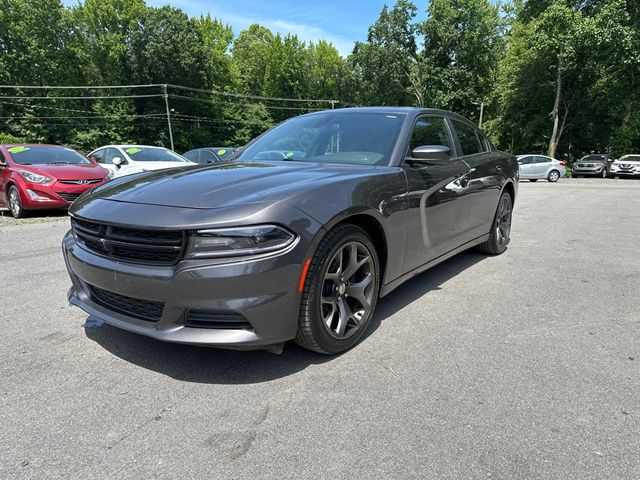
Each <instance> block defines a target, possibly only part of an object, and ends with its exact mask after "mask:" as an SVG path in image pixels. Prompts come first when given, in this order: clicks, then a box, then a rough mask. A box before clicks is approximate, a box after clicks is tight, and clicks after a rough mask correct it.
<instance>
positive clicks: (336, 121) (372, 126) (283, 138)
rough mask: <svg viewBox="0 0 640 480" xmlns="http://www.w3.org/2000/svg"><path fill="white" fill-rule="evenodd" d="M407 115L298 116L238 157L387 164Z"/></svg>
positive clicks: (244, 158) (262, 138) (257, 141)
mask: <svg viewBox="0 0 640 480" xmlns="http://www.w3.org/2000/svg"><path fill="white" fill-rule="evenodd" d="M405 117H406V115H405V114H402V113H400V114H399V113H393V114H387V113H373V112H371V113H369V112H365V113H363V112H349V111H336V112H331V111H329V112H323V113H319V114H315V115H308V116H302V117H297V118H294V119H292V120H289V121H287V122H285V123H283V124H281V125H279V126H277V127H275V128H274V129H273V130H271V131H269V132H267V133H266V134H265V135H264V136H262V137H260V138H259V139H258V140H256V142H255V143H253V144H251V145H249V147H247V148H246V149H245V150H244V151H243V152H242V153H241V154H240V155H239V156H238V157H237V159H238V160H283V161H284V160H289V161H300V162H321V163H344V164H352V165H387V164H388V163H389V157H390V155H391V151H392V149H393V147H394V145H395V143H396V139H397V137H398V132H399V131H400V128H401V127H402V123H403V122H404V120H405Z"/></svg>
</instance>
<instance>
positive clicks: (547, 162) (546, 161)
mask: <svg viewBox="0 0 640 480" xmlns="http://www.w3.org/2000/svg"><path fill="white" fill-rule="evenodd" d="M552 164H553V160H552V159H551V158H549V157H545V156H543V155H536V156H535V159H534V163H533V176H534V177H535V178H547V172H548V171H549V169H550V168H551V165H552Z"/></svg>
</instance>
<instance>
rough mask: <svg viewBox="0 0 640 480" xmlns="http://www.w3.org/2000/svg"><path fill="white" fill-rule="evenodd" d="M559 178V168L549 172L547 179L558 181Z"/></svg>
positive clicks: (553, 181)
mask: <svg viewBox="0 0 640 480" xmlns="http://www.w3.org/2000/svg"><path fill="white" fill-rule="evenodd" d="M559 178H560V172H559V171H558V170H551V171H550V172H549V175H548V176H547V180H549V181H550V182H551V183H555V182H557V181H558V179H559Z"/></svg>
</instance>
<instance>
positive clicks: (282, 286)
mask: <svg viewBox="0 0 640 480" xmlns="http://www.w3.org/2000/svg"><path fill="white" fill-rule="evenodd" d="M62 250H63V254H64V259H65V263H66V266H67V269H68V271H69V275H70V277H71V281H72V284H73V286H72V287H71V289H70V290H69V293H68V299H69V302H70V303H71V304H73V305H76V306H78V307H80V308H81V309H82V310H84V311H85V312H87V313H88V314H90V315H93V316H95V317H97V318H99V319H101V320H103V321H104V322H106V323H108V324H111V325H113V326H116V327H119V328H122V329H125V330H129V331H131V332H135V333H139V334H142V335H147V336H149V337H153V338H156V339H158V340H164V341H170V342H176V343H185V344H196V345H209V346H216V347H223V348H233V349H256V348H264V347H267V346H270V345H274V344H278V343H282V342H284V341H287V340H290V339H292V338H294V337H295V335H296V330H297V323H298V313H299V305H300V294H299V292H298V288H297V286H298V283H299V280H300V274H301V271H302V265H303V263H304V257H305V251H304V248H303V246H302V245H300V244H297V245H296V246H294V247H293V248H292V249H291V250H289V251H287V252H285V253H280V254H277V255H274V256H268V257H262V258H261V259H255V260H248V261H247V260H244V261H236V262H227V263H221V261H220V260H217V261H216V260H211V259H207V260H205V259H202V260H183V261H181V262H179V263H178V264H177V265H175V266H148V265H144V266H143V265H135V264H129V263H126V262H121V261H116V260H113V259H110V258H107V257H102V256H100V255H97V254H94V253H92V252H91V251H89V250H87V249H85V248H83V247H82V246H81V245H80V244H78V243H77V242H76V240H75V238H74V236H73V234H72V233H71V232H69V233H67V235H66V236H65V237H64V239H63V243H62ZM90 287H93V288H94V289H95V288H99V289H102V290H105V291H107V292H112V293H115V294H118V295H123V296H127V297H135V298H137V299H141V300H148V301H151V302H160V303H161V304H163V307H162V309H161V312H162V313H161V316H160V318H159V320H157V321H148V320H142V319H140V318H134V317H132V316H129V315H126V314H123V313H120V312H121V311H122V310H121V311H120V312H119V311H115V310H113V309H111V308H107V307H105V306H103V304H101V303H99V299H98V303H96V298H95V297H94V296H93V295H92V292H91V290H90ZM188 311H197V312H214V313H215V312H219V313H220V315H229V314H231V315H235V316H236V317H238V316H242V317H243V318H244V319H245V320H246V322H248V324H250V327H251V328H238V329H236V328H229V326H227V327H225V328H197V327H190V326H186V325H185V318H186V313H187V312H188Z"/></svg>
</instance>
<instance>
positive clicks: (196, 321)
mask: <svg viewBox="0 0 640 480" xmlns="http://www.w3.org/2000/svg"><path fill="white" fill-rule="evenodd" d="M184 324H185V326H187V327H193V328H212V329H222V330H253V327H252V326H251V324H250V323H249V322H247V320H246V319H245V318H244V317H243V316H242V315H240V314H239V313H233V312H215V311H207V310H187V312H186V313H185V315H184Z"/></svg>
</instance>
